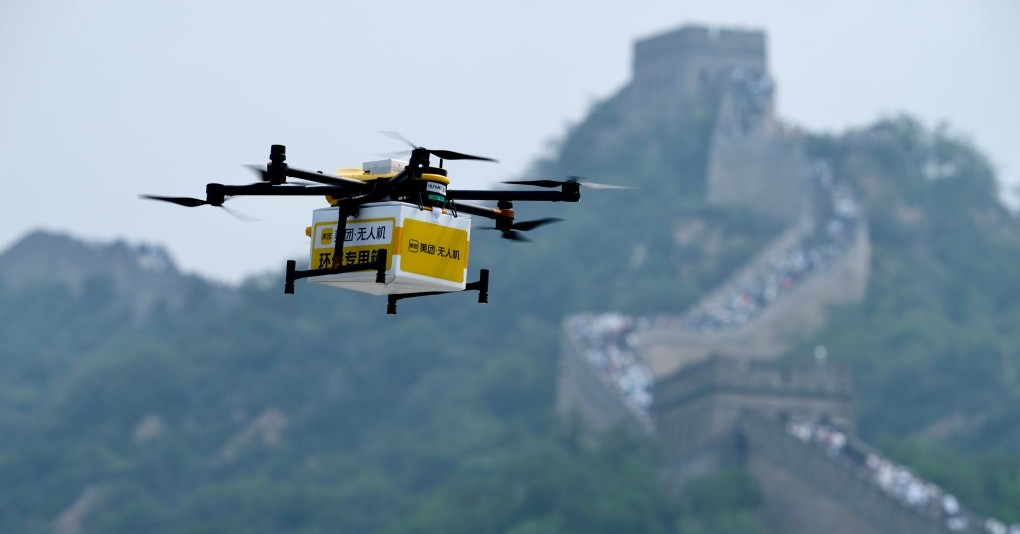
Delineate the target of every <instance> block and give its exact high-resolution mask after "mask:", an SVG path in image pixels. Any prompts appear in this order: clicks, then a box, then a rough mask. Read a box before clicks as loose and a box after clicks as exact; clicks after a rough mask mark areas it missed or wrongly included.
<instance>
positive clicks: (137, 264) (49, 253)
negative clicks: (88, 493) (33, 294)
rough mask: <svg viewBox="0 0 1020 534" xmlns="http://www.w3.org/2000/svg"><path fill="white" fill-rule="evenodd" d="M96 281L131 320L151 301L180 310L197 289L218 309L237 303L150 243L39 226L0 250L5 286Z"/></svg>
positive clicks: (145, 312) (145, 313) (79, 287)
mask: <svg viewBox="0 0 1020 534" xmlns="http://www.w3.org/2000/svg"><path fill="white" fill-rule="evenodd" d="M100 282H101V283H106V284H108V285H109V290H110V291H111V292H112V295H111V296H115V297H116V300H118V301H122V303H123V304H124V305H126V306H127V307H128V308H129V309H130V310H131V316H132V317H133V319H134V320H136V321H138V320H143V319H145V318H147V317H149V316H150V314H151V313H152V311H153V310H154V308H156V307H157V306H163V307H165V308H166V309H167V310H170V311H178V310H181V309H182V308H183V306H184V303H185V301H186V299H187V298H189V295H190V296H194V295H196V294H201V295H203V296H205V297H206V298H208V299H209V302H211V303H215V306H217V307H219V308H220V309H223V310H226V309H229V308H230V307H231V306H233V305H235V304H236V303H237V296H236V290H234V289H232V288H230V287H227V286H223V285H218V284H215V283H212V282H209V281H207V280H204V279H202V278H199V277H197V276H194V275H186V274H184V273H182V272H180V271H179V270H178V269H177V265H176V264H175V263H174V260H173V258H172V257H171V255H170V253H169V252H167V250H166V249H165V248H163V247H160V246H156V245H149V244H140V245H131V244H128V243H125V242H123V241H116V242H112V243H90V242H85V241H81V240H78V239H75V238H73V237H71V236H68V235H66V234H58V233H51V232H46V231H41V230H40V231H34V232H31V233H29V234H28V235H26V236H25V237H24V238H22V239H21V240H20V241H18V242H17V243H15V244H14V245H12V246H11V247H10V248H8V249H7V250H6V251H4V252H3V253H0V283H3V284H5V285H6V287H7V288H9V290H10V291H14V292H17V291H28V290H31V288H32V287H36V286H39V285H50V284H53V285H58V286H61V287H64V288H66V289H67V290H68V291H69V292H70V293H71V294H72V295H75V296H80V295H81V294H82V293H83V292H84V291H85V290H86V287H87V286H88V285H89V284H95V283H100Z"/></svg>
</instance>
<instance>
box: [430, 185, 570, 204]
mask: <svg viewBox="0 0 1020 534" xmlns="http://www.w3.org/2000/svg"><path fill="white" fill-rule="evenodd" d="M446 195H447V196H448V197H449V198H453V199H464V200H510V201H522V202H577V201H579V200H581V192H580V189H579V188H568V187H566V186H564V187H563V188H562V189H561V190H559V191H517V190H509V189H507V190H496V189H491V190H490V189H479V190H468V189H465V190H450V191H448V192H447V193H446Z"/></svg>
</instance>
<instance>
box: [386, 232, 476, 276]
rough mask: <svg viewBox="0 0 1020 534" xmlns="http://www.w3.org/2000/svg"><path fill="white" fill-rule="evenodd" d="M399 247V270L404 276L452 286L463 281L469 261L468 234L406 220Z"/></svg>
mask: <svg viewBox="0 0 1020 534" xmlns="http://www.w3.org/2000/svg"><path fill="white" fill-rule="evenodd" d="M399 243H400V250H399V251H398V254H400V255H401V258H402V259H401V264H400V266H401V268H402V269H403V270H404V271H405V272H409V273H415V274H420V275H423V276H431V277H433V278H439V279H442V280H449V281H450V282H458V283H460V282H463V281H464V272H465V270H466V269H467V259H468V233H467V232H466V231H464V230H460V229H458V228H450V227H447V226H443V225H441V224H433V223H430V222H425V221H416V220H414V219H406V220H404V227H403V232H402V233H401V237H400V241H399Z"/></svg>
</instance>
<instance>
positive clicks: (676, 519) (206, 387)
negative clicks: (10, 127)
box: [0, 101, 1020, 534]
mask: <svg viewBox="0 0 1020 534" xmlns="http://www.w3.org/2000/svg"><path fill="white" fill-rule="evenodd" d="M710 120H711V118H710V117H701V118H699V117H696V116H695V117H692V118H691V119H690V120H689V121H688V122H683V123H679V124H662V125H651V126H650V127H649V128H648V130H647V131H645V132H643V133H642V132H637V133H631V134H627V136H624V137H623V138H619V139H613V142H612V143H608V144H607V143H606V142H605V139H606V136H608V135H610V133H611V132H612V131H613V129H614V127H615V125H616V122H615V119H614V117H613V106H612V102H611V101H610V102H607V103H603V104H600V105H599V106H597V107H596V108H595V109H594V110H593V112H592V114H591V115H590V116H589V117H588V119H586V121H585V122H582V123H581V124H579V125H578V126H576V127H575V128H573V129H572V130H571V131H570V132H568V134H567V135H566V136H565V138H564V139H563V141H562V142H561V143H560V144H559V145H558V146H557V147H556V150H555V151H554V153H553V154H551V155H550V156H549V157H547V158H546V159H545V160H543V161H540V162H539V163H538V164H536V166H535V171H534V174H535V175H534V176H531V177H532V178H562V175H564V174H582V175H586V176H588V177H590V178H591V179H593V180H597V181H602V182H616V183H622V184H626V185H634V186H636V187H637V189H634V190H624V191H590V190H584V191H583V195H584V199H583V201H582V202H581V203H580V204H576V205H562V206H559V205H557V206H553V207H552V208H553V209H551V210H548V211H547V210H546V207H545V206H541V207H540V208H539V209H537V210H533V211H529V210H530V208H529V207H527V206H523V205H522V206H518V212H519V216H520V217H521V219H529V218H534V217H533V216H532V215H533V214H534V216H535V217H538V216H544V215H546V214H549V213H550V212H551V214H552V215H558V216H562V217H565V218H567V219H568V221H567V222H563V223H559V224H557V225H555V226H550V227H548V228H542V229H541V230H536V231H535V232H533V233H532V235H530V236H529V237H533V238H534V239H535V242H534V243H530V244H524V243H514V242H504V241H502V240H499V239H497V238H498V234H496V233H494V232H493V233H491V234H490V233H488V232H484V231H481V230H478V231H476V232H474V234H473V238H474V239H473V240H472V241H473V242H472V265H471V271H472V273H474V272H476V271H477V269H478V268H481V267H488V268H490V269H492V276H493V279H492V288H491V291H490V293H491V295H490V302H491V304H489V305H485V306H481V305H478V304H476V303H475V302H474V299H473V295H445V296H440V297H436V298H432V299H422V300H411V301H404V302H402V303H401V307H400V314H399V315H397V316H387V315H385V314H384V310H385V305H384V301H383V300H381V299H377V298H373V297H369V296H364V295H359V294H354V293H350V292H341V291H336V290H333V289H330V288H323V287H317V286H312V285H308V284H300V285H299V288H298V291H297V294H296V295H294V296H285V295H284V294H283V291H282V273H271V274H267V275H266V276H264V277H256V278H253V279H251V280H249V281H248V282H247V283H245V284H244V285H243V286H242V287H240V288H237V289H236V290H230V291H229V292H228V293H224V294H222V298H219V299H216V302H220V303H226V304H222V305H211V304H210V300H209V297H208V295H210V294H212V293H211V292H214V291H216V292H218V291H222V290H223V288H214V287H213V286H207V287H205V286H194V285H192V286H189V287H190V289H189V290H187V291H174V292H173V294H172V295H171V294H168V295H167V296H166V300H167V302H173V305H162V306H160V305H156V306H154V307H152V308H151V309H150V310H149V311H148V312H147V313H145V314H141V315H139V313H138V310H137V309H136V308H134V307H133V305H132V301H131V299H129V298H127V297H126V294H125V293H123V292H122V290H121V289H119V286H118V285H117V283H116V281H115V280H114V279H112V278H110V277H108V276H104V275H103V274H101V272H100V271H96V272H95V273H94V274H93V275H90V276H89V277H88V278H87V280H85V282H84V283H83V284H81V285H80V286H78V287H72V286H69V285H67V284H64V283H62V282H60V281H59V280H37V281H34V282H31V281H25V280H21V279H19V281H18V282H17V283H12V282H11V279H10V278H5V277H4V271H3V269H2V266H3V265H4V262H9V261H13V259H12V258H11V257H9V255H10V254H11V252H8V253H7V254H6V255H4V256H0V313H2V317H3V321H0V366H2V368H3V370H4V372H3V374H2V375H0V435H3V436H5V438H4V439H3V440H2V441H0V482H2V484H0V511H2V513H0V532H19V533H32V532H52V531H57V532H66V533H92V532H95V533H99V532H103V533H116V532H141V531H144V532H154V533H160V532H167V533H169V532H174V533H179V532H189V533H206V532H208V533H213V532H216V533H229V532H256V533H257V532H266V533H269V532H273V533H276V532H300V533H315V532H344V533H359V532H364V533H367V532H385V533H433V532H434V533H440V532H442V533H450V532H464V533H468V532H471V533H479V532H481V533H484V532H493V533H496V532H501V533H502V532H513V533H516V534H524V533H585V534H588V533H597V532H606V533H618V532H664V533H665V532H682V533H698V532H713V533H729V532H733V533H736V532H758V531H759V530H757V527H755V526H754V522H753V517H754V510H755V507H756V505H757V503H758V502H759V500H760V495H759V494H758V493H757V489H756V487H755V484H754V482H753V480H751V479H750V478H749V477H748V476H747V474H746V473H743V472H739V471H736V472H727V473H723V474H720V475H717V476H715V477H713V478H711V479H709V480H704V481H701V482H700V483H697V484H695V485H694V486H693V490H692V491H691V492H689V493H686V494H685V495H684V496H683V497H682V498H679V499H675V498H672V497H669V496H667V495H666V494H665V493H664V492H663V491H662V490H661V488H660V486H659V482H658V481H659V478H658V475H657V469H658V467H657V463H656V444H655V443H646V442H642V441H639V440H635V439H633V438H629V437H627V436H624V435H617V434H610V435H606V436H601V437H600V438H598V439H596V440H595V441H594V444H592V443H591V442H588V441H582V440H581V439H580V434H579V432H578V429H577V428H576V426H575V423H574V422H571V421H558V420H557V418H556V417H555V415H554V413H553V389H554V388H553V385H554V380H555V377H556V365H557V356H558V347H559V329H560V321H561V320H562V319H563V317H564V316H565V315H567V314H569V313H573V312H577V311H584V310H594V311H603V310H609V309H618V310H621V311H625V312H629V313H638V314H641V313H657V312H666V313H679V312H681V311H683V309H684V307H686V306H687V305H689V304H691V303H692V302H693V301H694V300H695V299H696V298H697V297H698V296H700V295H701V294H702V293H704V292H705V291H708V290H711V289H712V288H713V287H714V286H715V285H717V284H719V283H721V282H722V281H724V280H725V279H726V278H727V277H728V276H729V275H731V274H732V273H733V272H734V271H735V270H736V269H738V268H739V267H740V266H741V265H742V264H743V263H744V262H745V261H746V260H747V259H748V258H750V257H751V255H752V254H753V253H754V252H755V250H757V248H758V247H760V246H761V245H762V244H763V243H765V242H767V241H768V239H769V238H770V237H772V236H774V235H775V234H776V233H777V232H779V231H781V226H780V224H779V223H778V222H777V221H771V220H768V219H766V218H764V217H760V216H754V215H751V214H748V213H744V212H742V211H740V210H728V209H718V208H709V207H706V206H705V205H704V203H703V193H704V174H705V171H704V169H705V161H704V158H705V147H706V144H707V141H706V135H707V130H708V126H707V125H708V124H709V123H710ZM592 146H599V147H605V148H604V149H600V150H591V149H589V148H586V147H592ZM809 149H810V152H811V154H812V156H813V157H817V158H822V159H825V160H828V161H829V162H830V163H832V165H833V168H834V171H835V174H836V178H837V179H838V180H841V181H843V182H845V183H848V184H850V185H851V187H852V188H853V189H854V190H855V192H856V193H857V195H858V196H859V198H860V199H861V200H862V203H863V204H864V206H865V208H866V210H867V212H868V218H869V220H870V226H871V231H872V239H873V246H874V250H875V254H874V258H873V261H874V265H873V273H874V274H873V276H872V277H871V287H870V288H869V291H868V295H867V298H866V301H865V302H864V303H863V304H861V305H860V306H857V307H854V308H850V309H844V310H840V311H839V312H838V313H837V315H836V318H835V320H833V321H832V322H831V323H830V324H829V326H828V327H826V328H825V329H824V330H822V331H820V332H818V333H816V334H814V335H813V336H811V338H809V339H805V340H803V341H802V343H801V344H800V345H798V347H797V348H795V349H794V350H792V351H791V353H790V354H789V355H788V357H789V358H791V359H794V358H800V357H803V355H806V354H809V353H810V352H811V348H812V347H814V346H816V345H825V346H827V347H828V348H829V352H830V354H831V355H832V357H833V358H837V359H839V360H841V361H844V362H847V363H849V364H850V365H851V366H852V367H853V368H854V371H855V375H856V383H857V388H858V392H859V395H858V405H859V407H860V410H859V413H860V426H861V428H862V429H863V431H864V433H865V437H867V438H868V439H871V440H872V441H877V443H878V444H879V445H882V446H883V447H886V448H887V450H888V452H889V453H890V454H893V455H896V456H899V457H900V459H901V460H903V461H904V462H905V463H907V464H914V465H916V466H917V467H918V468H919V469H922V470H923V471H924V474H925V475H926V476H927V477H928V478H930V479H932V480H935V481H938V482H940V483H942V484H944V485H945V486H946V487H949V488H952V489H953V491H955V492H956V493H957V494H958V495H959V496H960V497H961V498H962V499H963V500H964V501H965V502H967V503H968V504H969V505H970V506H972V507H974V508H977V509H978V510H979V511H983V512H985V513H990V514H994V515H997V516H998V517H1000V518H1002V519H1004V520H1009V521H1020V517H1018V512H1017V511H1018V510H1020V461H1017V460H1016V458H1018V457H1020V456H1018V455H1017V454H1016V452H1017V446H1016V443H1017V439H1016V438H1017V435H1018V430H1020V425H1018V424H1017V423H1018V422H1020V421H1018V419H1017V416H1016V410H1015V406H1016V405H1017V404H1016V403H1017V394H1018V389H1017V382H1016V381H1017V376H1016V366H1017V365H1018V364H1020V353H1018V352H1017V349H1016V347H1018V346H1020V338H1018V336H1020V331H1018V330H1017V329H1016V327H1015V324H1016V318H1017V317H1020V313H1018V312H1020V310H1018V309H1017V308H1018V306H1020V299H1018V298H1017V297H1020V295H1018V292H1020V285H1018V282H1017V279H1016V273H1017V272H1020V271H1018V270H1017V269H1016V267H1015V266H1016V265H1017V264H1018V261H1020V254H1018V251H1020V248H1018V247H1020V243H1018V235H1020V234H1018V229H1020V226H1018V223H1017V221H1016V219H1015V216H1014V215H1013V214H1011V213H1009V212H1008V211H1007V210H1005V209H1004V208H1003V207H1002V205H1001V204H1000V203H999V201H998V197H997V194H996V186H995V182H994V177H993V174H992V172H991V169H990V168H989V166H988V164H987V162H986V161H985V160H984V158H983V157H982V156H981V155H980V153H979V152H977V151H976V150H975V149H974V148H973V147H970V146H969V145H968V144H967V143H966V142H963V141H961V140H959V139H957V138H954V137H953V136H952V135H950V134H947V133H946V132H943V131H928V130H925V129H924V128H922V127H921V126H919V125H918V124H917V123H915V122H913V121H911V120H909V119H896V120H887V121H882V122H880V123H878V124H876V125H874V126H872V127H869V128H865V129H862V130H860V131H855V132H849V133H847V134H844V135H839V136H819V137H815V138H812V139H811V140H810V145H809ZM30 238H31V237H30ZM58 242H59V240H58ZM62 246H70V245H67V244H65V245H62ZM281 260H282V259H281ZM141 273H142V275H144V274H145V273H146V271H144V269H143V270H142V271H141ZM191 283H192V284H195V283H199V282H194V281H192V282H191ZM171 297H172V298H171ZM890 407H893V408H894V409H890Z"/></svg>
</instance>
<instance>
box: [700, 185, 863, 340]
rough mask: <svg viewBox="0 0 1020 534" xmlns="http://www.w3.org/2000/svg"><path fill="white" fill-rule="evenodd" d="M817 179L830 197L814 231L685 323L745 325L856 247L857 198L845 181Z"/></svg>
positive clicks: (727, 326) (719, 326)
mask: <svg viewBox="0 0 1020 534" xmlns="http://www.w3.org/2000/svg"><path fill="white" fill-rule="evenodd" d="M819 174H820V176H822V177H825V176H828V174H824V173H816V175H819ZM817 183H818V186H819V187H820V188H821V189H822V191H823V192H824V193H825V194H826V196H827V197H828V198H827V199H826V202H825V205H824V206H822V209H821V210H820V212H821V213H820V215H819V221H818V223H817V224H815V226H814V229H813V231H812V232H809V233H808V234H807V235H805V236H804V237H802V238H801V239H800V240H799V241H798V242H797V243H796V244H795V245H793V246H792V247H790V248H788V249H787V250H784V251H783V252H781V253H779V254H777V255H776V256H775V257H773V258H772V259H771V260H770V261H769V262H768V264H767V265H766V266H765V267H764V268H763V269H762V270H760V271H758V272H756V273H754V274H751V275H749V276H747V277H746V278H744V279H743V280H741V281H740V282H739V283H738V284H736V286H735V287H733V288H732V290H730V291H728V292H726V293H725V294H723V295H722V296H720V297H718V298H717V299H715V300H714V301H712V302H709V303H707V304H706V305H705V306H703V307H702V308H701V309H699V310H697V311H695V312H693V313H691V314H688V315H687V316H685V317H683V320H682V322H683V326H684V327H685V328H689V329H692V330H698V331H714V330H725V329H732V328H737V327H739V326H742V325H743V324H745V323H747V322H748V321H749V320H750V319H751V318H753V317H755V316H756V315H758V314H759V313H761V311H762V310H764V309H765V308H766V307H768V306H769V305H771V304H772V303H774V302H776V301H777V300H779V299H780V298H782V297H783V296H784V295H786V294H788V293H789V292H790V291H792V290H793V289H794V288H795V287H796V286H797V284H799V283H801V282H802V281H804V280H805V279H806V278H808V277H809V276H811V275H812V274H813V273H815V272H818V271H821V270H823V269H825V268H826V267H828V266H829V265H831V264H832V262H833V261H834V260H836V259H837V258H839V257H840V256H842V255H843V253H844V252H846V251H847V249H849V248H850V245H851V244H852V242H853V237H854V233H855V232H856V230H857V226H858V224H859V223H860V217H861V213H860V209H859V208H858V206H857V203H856V202H855V201H854V199H853V196H852V195H851V194H850V191H849V189H848V188H846V187H845V186H842V185H840V184H833V183H832V181H831V180H826V179H824V178H818V179H817Z"/></svg>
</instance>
